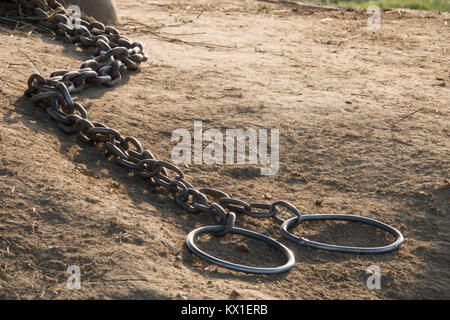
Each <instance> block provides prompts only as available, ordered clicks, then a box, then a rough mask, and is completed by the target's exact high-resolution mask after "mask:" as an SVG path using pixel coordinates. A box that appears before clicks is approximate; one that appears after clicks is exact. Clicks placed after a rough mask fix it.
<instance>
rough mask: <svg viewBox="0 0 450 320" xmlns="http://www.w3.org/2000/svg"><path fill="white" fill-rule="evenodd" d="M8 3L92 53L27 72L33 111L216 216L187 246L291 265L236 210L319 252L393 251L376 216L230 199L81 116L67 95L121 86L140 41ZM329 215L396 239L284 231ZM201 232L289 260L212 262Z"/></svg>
mask: <svg viewBox="0 0 450 320" xmlns="http://www.w3.org/2000/svg"><path fill="white" fill-rule="evenodd" d="M13 2H15V3H16V4H17V6H18V8H19V11H20V14H21V16H22V17H26V18H28V19H30V20H34V21H37V22H38V23H39V25H41V26H43V27H45V28H47V29H50V30H52V31H53V32H54V33H55V35H57V36H59V37H62V38H63V39H64V41H68V42H71V43H74V44H79V45H81V46H82V47H85V48H90V49H93V50H94V55H93V58H92V59H90V60H87V61H85V62H84V63H83V64H82V65H81V68H80V70H77V71H69V70H59V71H55V72H53V73H52V74H50V77H49V78H48V79H46V78H44V77H43V76H42V75H39V74H32V75H31V76H30V78H29V79H28V89H27V90H26V91H25V95H26V96H29V97H31V101H32V103H33V104H34V106H35V107H36V108H38V109H43V110H45V111H46V112H47V113H48V114H49V115H50V117H51V118H53V119H54V120H55V121H56V122H57V125H58V127H60V128H61V129H62V130H63V131H64V132H66V133H69V134H77V135H78V137H79V138H80V139H81V140H82V141H83V142H85V143H88V144H91V145H95V146H98V147H103V149H104V152H105V155H106V157H107V159H113V160H115V161H116V162H117V163H118V164H120V165H122V166H124V167H126V168H128V169H129V170H131V171H133V172H134V174H136V175H137V176H140V177H142V178H144V179H146V181H148V183H149V184H150V185H151V186H153V187H155V186H158V187H162V188H165V189H167V190H168V191H169V192H171V193H173V195H174V198H175V200H176V202H177V203H178V204H179V205H180V206H181V207H182V208H183V209H185V210H186V211H187V212H189V213H194V214H195V213H199V212H205V213H208V214H213V215H216V216H217V221H218V223H219V225H218V226H209V227H203V228H199V229H197V230H194V231H193V232H191V233H190V234H189V236H188V237H187V245H188V247H189V249H191V250H192V251H193V252H194V253H196V254H197V255H199V256H200V257H202V258H205V259H207V260H209V261H211V262H213V263H216V264H219V265H222V266H224V267H228V268H231V269H235V270H240V271H245V272H253V273H278V272H284V271H287V270H289V269H290V268H291V267H292V266H293V265H294V262H295V259H294V256H293V254H292V252H291V250H290V249H288V248H286V247H285V246H284V245H282V244H281V243H279V242H277V241H275V240H273V239H271V238H269V237H266V236H264V235H262V234H259V233H256V232H252V231H249V230H245V229H239V228H236V227H235V221H236V213H239V214H246V215H249V216H252V217H259V218H273V219H274V220H275V221H277V222H278V223H281V224H282V228H281V232H282V234H283V235H284V236H285V237H287V238H288V239H290V240H294V241H296V242H297V243H299V244H301V245H306V246H311V247H316V248H320V249H326V250H335V251H344V252H360V253H370V252H386V251H391V250H393V249H396V248H398V247H399V246H400V245H401V243H402V242H403V236H402V235H401V233H400V232H398V231H397V230H396V229H394V228H392V227H390V226H387V225H385V224H383V223H381V222H378V221H376V220H371V219H367V218H362V217H357V216H350V215H309V216H302V215H301V214H300V211H299V210H298V209H297V208H296V207H295V206H293V205H292V204H290V203H288V202H285V201H281V200H278V201H274V202H272V203H271V204H265V203H247V202H245V201H242V200H239V199H235V198H232V197H230V196H229V195H228V194H227V193H225V192H223V191H220V190H215V189H210V188H203V189H197V188H196V187H194V186H193V185H192V184H191V183H189V182H188V181H186V179H185V176H184V174H183V171H182V170H181V169H180V168H178V167H177V166H175V165H174V164H172V163H169V162H166V161H161V160H157V159H156V158H155V156H154V155H153V154H152V152H151V151H149V150H146V149H144V148H143V147H142V145H141V143H140V142H139V141H138V140H137V139H136V138H134V137H126V136H123V135H121V134H120V133H119V131H117V130H115V129H112V128H109V127H108V126H106V125H104V124H102V123H98V122H91V121H90V120H88V119H87V116H88V114H87V111H86V109H85V108H84V107H83V106H82V105H81V104H80V103H77V102H74V101H73V99H72V96H71V95H72V94H74V93H77V92H80V91H81V90H83V89H85V88H88V87H92V86H97V85H104V86H108V87H113V86H116V85H117V84H119V83H120V81H121V79H122V74H124V72H126V71H127V70H139V69H140V64H141V62H144V61H147V59H148V57H147V55H146V54H145V53H144V47H143V45H142V44H141V43H139V42H133V41H132V40H130V39H128V38H126V37H122V36H121V35H120V33H119V31H118V30H117V29H115V28H113V27H107V26H105V25H103V24H102V23H100V22H98V21H95V20H92V19H90V18H87V19H85V20H81V21H80V23H79V25H77V26H73V25H72V23H71V20H70V16H69V14H68V12H67V11H66V9H65V8H64V7H63V6H62V5H61V4H60V3H59V2H57V1H55V0H15V1H13ZM282 210H284V211H288V212H290V213H291V214H294V217H293V218H291V219H288V220H282V219H281V218H280V217H279V213H280V212H281V211H282ZM330 219H342V220H352V221H359V222H363V223H367V224H372V225H375V226H377V227H379V228H382V229H384V230H386V231H388V232H391V233H393V234H394V235H396V236H397V241H396V242H395V243H394V244H392V245H390V246H386V247H380V248H358V247H339V246H333V245H326V244H320V243H317V242H312V241H309V240H306V239H304V238H300V237H296V236H294V235H293V234H291V233H290V232H288V228H295V227H296V226H298V225H299V224H300V223H301V222H302V221H305V220H330ZM207 232H213V233H214V234H215V235H216V236H225V235H227V234H229V233H236V234H240V235H243V236H247V237H252V238H255V239H258V240H261V241H264V242H266V243H268V244H269V245H271V246H273V247H276V248H277V249H279V250H280V251H282V252H283V253H284V255H285V256H286V257H287V258H288V262H287V263H286V264H285V265H283V266H281V267H277V268H256V267H246V266H242V265H239V264H233V263H229V262H226V261H223V260H220V259H217V258H215V257H212V256H210V255H208V254H206V253H204V252H202V251H201V250H200V249H199V248H198V247H197V246H196V245H195V238H196V237H197V236H199V235H200V234H202V233H207Z"/></svg>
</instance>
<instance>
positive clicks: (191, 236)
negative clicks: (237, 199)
mask: <svg viewBox="0 0 450 320" xmlns="http://www.w3.org/2000/svg"><path fill="white" fill-rule="evenodd" d="M225 229H226V227H224V226H206V227H202V228H198V229H196V230H193V231H191V233H189V234H188V236H187V238H186V245H187V246H188V248H189V250H191V251H192V252H193V253H195V254H196V255H197V256H199V257H200V258H202V259H205V260H207V261H209V262H212V263H214V264H217V265H219V266H222V267H225V268H228V269H233V270H237V271H242V272H248V273H258V274H274V273H281V272H286V271H288V270H289V269H291V268H292V267H293V266H294V263H295V257H294V254H293V253H292V251H291V250H290V249H289V248H287V247H286V246H284V245H283V244H281V243H280V242H278V241H276V240H274V239H272V238H269V237H267V236H265V235H263V234H260V233H257V232H253V231H250V230H246V229H241V228H232V229H231V230H230V233H234V234H239V235H241V236H244V237H248V238H253V239H256V240H261V241H262V242H265V243H267V244H268V245H270V246H272V247H274V248H276V249H278V250H280V251H281V252H282V253H283V254H284V255H285V256H286V258H287V259H288V261H287V262H286V264H284V265H282V266H280V267H274V268H257V267H250V266H244V265H241V264H236V263H232V262H228V261H225V260H221V259H219V258H216V257H214V256H211V255H209V254H207V253H205V252H203V251H202V250H201V249H199V248H198V247H197V245H196V244H195V240H196V239H197V237H198V236H200V235H201V234H205V233H210V232H213V233H217V232H221V231H224V230H225Z"/></svg>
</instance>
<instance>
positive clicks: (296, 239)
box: [281, 214, 404, 253]
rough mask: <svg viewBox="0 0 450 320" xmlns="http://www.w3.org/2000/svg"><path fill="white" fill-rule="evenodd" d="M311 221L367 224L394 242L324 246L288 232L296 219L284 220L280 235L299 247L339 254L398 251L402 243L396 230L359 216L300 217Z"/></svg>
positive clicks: (399, 233) (323, 215)
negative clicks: (388, 235)
mask: <svg viewBox="0 0 450 320" xmlns="http://www.w3.org/2000/svg"><path fill="white" fill-rule="evenodd" d="M308 220H309V221H313V220H345V221H356V222H361V223H364V224H368V225H371V226H374V227H377V228H379V229H383V230H385V231H387V232H389V233H391V234H393V235H394V236H395V237H396V240H395V242H393V243H392V244H390V245H387V246H384V247H372V248H371V247H349V246H337V245H331V244H325V243H321V242H316V241H311V240H308V239H305V238H302V237H298V236H296V235H294V234H292V233H291V232H289V231H288V229H290V228H291V227H292V226H293V225H294V224H295V223H296V222H297V217H294V218H291V219H289V220H286V221H285V222H284V223H283V225H282V226H281V234H282V235H283V236H284V237H286V238H287V239H289V240H292V241H294V242H297V243H298V244H299V245H302V246H307V247H312V248H316V249H322V250H329V251H339V252H350V253H383V252H389V251H392V250H395V249H398V248H399V247H400V246H401V245H402V243H403V241H404V238H403V235H402V234H401V232H400V231H398V230H397V229H395V228H393V227H391V226H389V225H387V224H385V223H383V222H380V221H377V220H373V219H369V218H364V217H360V216H353V215H345V214H313V215H306V216H302V220H301V221H302V223H303V221H308Z"/></svg>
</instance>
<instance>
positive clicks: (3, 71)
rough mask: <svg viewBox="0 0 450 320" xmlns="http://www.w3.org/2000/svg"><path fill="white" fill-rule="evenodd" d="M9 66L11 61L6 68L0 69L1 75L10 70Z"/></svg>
mask: <svg viewBox="0 0 450 320" xmlns="http://www.w3.org/2000/svg"><path fill="white" fill-rule="evenodd" d="M8 68H9V63H7V64H6V67H5V69H3V70H1V71H0V75H1V74H3V73H5V72H6V71H8Z"/></svg>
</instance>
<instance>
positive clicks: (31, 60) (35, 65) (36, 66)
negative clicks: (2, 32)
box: [17, 48, 43, 74]
mask: <svg viewBox="0 0 450 320" xmlns="http://www.w3.org/2000/svg"><path fill="white" fill-rule="evenodd" d="M17 50H19V51H20V52H22V54H23V55H24V56H25V57H27V58H28V60H30V62H31V63H32V64H33V66H34V67H35V68H36V69H37V70H38V71H39V73H40V74H43V73H42V71H41V69H40V68H39V66H38V65H37V64H36V63H34V61H33V59H31V58H30V56H29V55H27V54H26V53H25V52H24V51H23V50H22V49H20V48H17Z"/></svg>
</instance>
